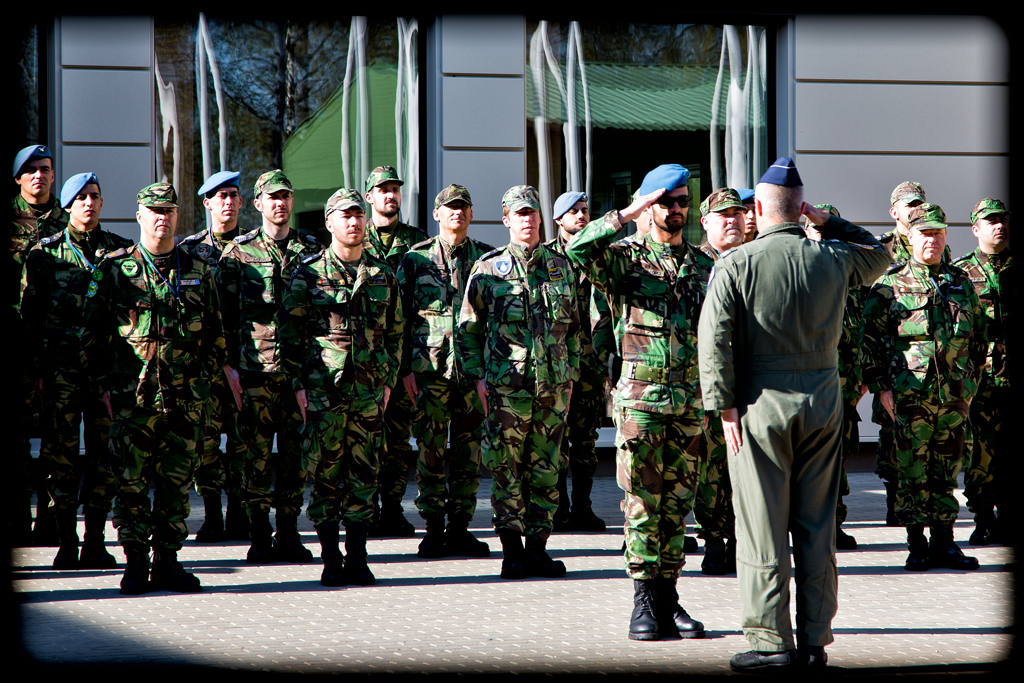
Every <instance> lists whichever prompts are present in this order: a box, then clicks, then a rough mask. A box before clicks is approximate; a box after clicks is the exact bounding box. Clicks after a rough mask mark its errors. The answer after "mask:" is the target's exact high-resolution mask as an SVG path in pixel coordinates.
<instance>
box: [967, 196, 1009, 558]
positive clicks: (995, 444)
mask: <svg viewBox="0 0 1024 683" xmlns="http://www.w3.org/2000/svg"><path fill="white" fill-rule="evenodd" d="M971 224H972V225H971V230H972V231H973V232H974V236H975V237H977V238H978V248H977V249H975V250H974V251H972V252H971V253H970V254H967V255H966V256H964V257H963V258H961V259H960V260H958V261H957V262H956V266H957V267H958V268H960V269H961V270H962V271H964V272H965V273H966V274H967V276H968V277H969V278H970V279H971V282H972V283H973V284H974V288H975V291H977V293H978V298H979V299H980V301H981V307H982V313H983V315H984V316H985V320H986V332H987V335H986V336H987V340H988V348H987V353H986V355H985V364H984V367H983V368H982V371H981V382H980V384H979V387H978V393H977V395H975V397H974V400H973V401H972V402H971V413H970V417H971V420H970V424H971V431H972V434H973V437H974V443H973V447H972V451H973V452H972V453H971V456H970V458H965V459H964V465H965V466H967V467H968V470H967V475H966V477H965V482H964V493H965V494H966V495H967V507H968V508H969V509H970V510H971V511H972V512H973V513H974V522H975V526H976V528H975V530H974V533H972V534H971V538H970V540H969V542H970V544H971V545H989V544H990V543H993V542H999V543H1005V542H1008V541H1009V538H1010V535H1011V533H1012V532H1011V530H1010V528H1009V527H1008V523H1007V522H1006V520H1007V519H1009V518H1010V517H1009V515H1008V514H1007V513H1008V507H1009V506H1010V504H1011V500H1010V498H1009V495H1008V491H1007V489H1008V488H1010V485H1008V482H1007V481H1006V473H1005V468H1006V464H1005V458H1006V456H1007V450H1006V446H1005V444H1003V443H1001V438H1003V437H1004V436H1005V432H1004V431H1003V430H1002V429H1001V424H1002V421H1003V417H1004V415H1005V414H1006V408H1007V406H1009V405H1010V404H1011V403H1012V402H1013V400H1012V398H1011V395H1010V374H1009V369H1008V367H1007V362H1006V337H1007V335H1006V330H1007V329H1008V328H1009V327H1010V323H1009V315H1008V310H1007V309H1008V308H1009V301H1008V300H1007V297H1006V290H1007V288H1008V284H1007V283H1008V281H1009V278H1010V277H1011V276H1012V275H1011V271H1010V266H1011V265H1012V263H1013V255H1012V254H1011V253H1010V212H1009V211H1007V210H1006V205H1005V204H1004V203H1003V202H1001V201H999V200H998V199H992V198H991V197H986V198H985V199H982V200H981V201H980V202H978V203H977V204H975V206H974V209H973V210H972V211H971ZM996 506H998V508H999V520H1000V521H997V519H996V515H995V511H994V509H993V508H994V507H996Z"/></svg>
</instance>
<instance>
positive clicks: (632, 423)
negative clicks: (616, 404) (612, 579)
mask: <svg viewBox="0 0 1024 683" xmlns="http://www.w3.org/2000/svg"><path fill="white" fill-rule="evenodd" d="M616 413H617V415H616V426H617V427H618V430H617V432H616V437H615V443H616V446H618V452H617V453H616V468H615V469H616V471H615V478H616V481H617V482H618V484H619V488H621V489H622V490H623V491H624V492H625V494H626V495H625V502H624V504H623V511H624V512H625V515H626V524H625V532H626V552H625V563H626V573H627V574H628V575H629V578H631V579H654V578H657V577H659V576H662V577H665V578H669V579H672V578H675V577H677V576H679V572H680V570H681V569H682V568H683V564H685V558H684V555H683V541H684V540H685V538H686V521H685V520H686V515H687V514H689V512H690V510H691V509H692V508H693V503H694V499H695V498H696V495H697V480H698V478H699V472H700V468H701V460H702V459H703V458H704V456H705V451H704V448H703V445H702V441H703V439H704V433H703V422H704V411H703V410H699V409H695V410H692V411H689V412H687V413H685V414H683V415H664V414H661V413H646V412H643V411H639V410H632V409H629V408H625V409H623V408H619V409H617V410H616Z"/></svg>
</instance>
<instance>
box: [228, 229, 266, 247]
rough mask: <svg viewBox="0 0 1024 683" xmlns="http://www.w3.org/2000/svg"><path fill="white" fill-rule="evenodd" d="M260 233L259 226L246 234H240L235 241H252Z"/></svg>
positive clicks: (240, 242)
mask: <svg viewBox="0 0 1024 683" xmlns="http://www.w3.org/2000/svg"><path fill="white" fill-rule="evenodd" d="M259 234H260V230H259V228H256V229H255V230H253V231H251V232H247V233H245V234H244V235H239V236H238V237H236V238H235V239H234V240H233V241H234V242H237V243H238V244H245V243H246V242H252V241H253V240H254V239H256V237H257V235H259Z"/></svg>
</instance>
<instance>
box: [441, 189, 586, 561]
mask: <svg viewBox="0 0 1024 683" xmlns="http://www.w3.org/2000/svg"><path fill="white" fill-rule="evenodd" d="M501 205H502V213H503V214H504V215H503V217H502V221H503V222H504V223H505V227H507V228H508V229H509V244H508V245H507V246H505V247H502V248H500V249H495V250H494V251H491V252H488V253H487V254H484V256H482V257H481V258H480V260H478V261H477V262H476V265H474V266H473V270H472V271H471V272H470V275H469V283H468V284H467V285H466V295H465V298H464V299H463V302H462V311H461V314H460V316H459V330H458V333H457V335H456V339H455V345H456V349H457V352H458V354H459V356H461V358H462V363H463V368H464V369H465V372H466V374H467V375H468V377H469V378H470V379H471V380H473V381H475V382H476V389H477V393H478V394H479V396H480V402H481V403H482V404H483V408H484V414H485V415H486V416H487V421H486V423H485V426H484V440H483V464H484V465H485V466H486V467H487V468H488V469H490V470H491V475H492V476H493V478H494V479H493V485H492V488H491V507H492V509H493V515H494V516H493V521H494V529H495V531H497V532H498V538H500V539H501V548H502V553H503V554H504V558H503V560H502V563H501V576H502V578H505V579H522V578H525V577H527V576H544V577H549V578H557V577H561V576H565V564H564V563H563V562H561V561H560V560H553V559H551V557H550V556H549V555H548V553H547V541H548V538H549V537H550V535H551V527H552V525H553V520H554V516H555V509H556V508H557V507H558V489H557V488H556V485H557V483H558V470H559V466H560V461H561V451H560V446H561V443H562V435H563V432H564V431H565V421H566V416H567V414H568V409H569V398H570V395H571V393H572V382H574V381H575V380H576V379H577V378H578V377H579V363H580V349H579V340H578V339H577V337H576V328H577V327H578V326H579V320H580V319H579V312H578V311H577V310H576V289H575V283H574V281H573V278H572V271H571V270H570V268H569V262H568V261H567V260H566V259H565V258H564V257H562V256H560V255H559V254H557V253H555V252H553V251H552V250H551V249H549V248H548V247H547V246H545V245H544V244H542V243H541V241H540V235H541V232H540V199H539V198H538V197H537V190H535V189H534V188H533V187H531V186H529V185H516V186H515V187H512V188H510V189H509V190H508V191H507V192H505V195H504V196H503V197H502V199H501ZM524 535H525V536H526V548H525V550H524V548H523V538H522V537H523V536H524Z"/></svg>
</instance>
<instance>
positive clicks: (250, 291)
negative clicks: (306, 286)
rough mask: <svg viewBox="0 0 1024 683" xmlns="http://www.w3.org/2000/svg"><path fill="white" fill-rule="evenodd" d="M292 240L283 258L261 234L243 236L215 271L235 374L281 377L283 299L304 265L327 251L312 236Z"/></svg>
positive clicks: (259, 231)
mask: <svg viewBox="0 0 1024 683" xmlns="http://www.w3.org/2000/svg"><path fill="white" fill-rule="evenodd" d="M288 237H289V238H288V244H287V246H286V247H285V249H284V251H283V252H282V251H281V249H280V247H279V246H278V245H277V243H276V242H275V241H274V240H273V239H271V238H270V237H268V236H267V234H266V232H265V231H264V230H263V228H258V229H256V230H253V231H252V232H248V233H246V234H244V235H240V236H238V237H236V238H235V239H234V241H232V242H229V243H228V245H227V247H226V248H225V249H224V253H223V254H221V257H220V261H218V264H217V269H216V270H215V271H214V279H215V280H216V282H217V291H218V292H219V294H220V311H221V317H222V318H223V319H224V336H225V337H226V339H227V344H228V363H229V364H230V365H231V366H232V367H233V368H235V369H236V370H246V371H248V372H282V369H281V350H280V345H279V343H278V328H277V321H278V310H279V309H280V308H281V298H282V294H283V293H284V290H285V287H286V286H287V285H288V282H289V281H290V280H291V277H292V273H294V272H295V269H296V268H298V266H299V264H300V263H301V262H302V260H303V259H304V258H306V257H308V256H312V255H313V254H316V253H319V252H320V251H321V250H322V249H323V245H321V244H320V242H318V241H317V239H316V238H315V237H313V236H312V235H309V234H306V233H300V232H298V231H296V230H291V231H290V232H289V235H288ZM204 244H205V242H204Z"/></svg>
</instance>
